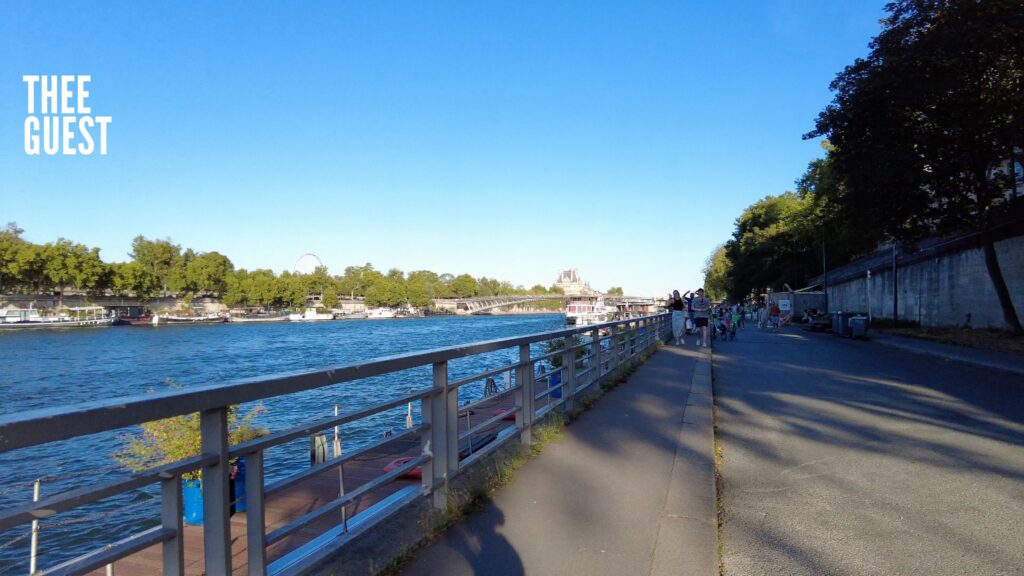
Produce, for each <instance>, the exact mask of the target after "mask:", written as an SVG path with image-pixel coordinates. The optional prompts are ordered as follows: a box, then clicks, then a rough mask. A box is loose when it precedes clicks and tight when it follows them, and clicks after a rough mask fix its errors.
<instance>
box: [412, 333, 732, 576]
mask: <svg viewBox="0 0 1024 576" xmlns="http://www.w3.org/2000/svg"><path fill="white" fill-rule="evenodd" d="M711 426H712V422H711V386H710V363H709V356H708V354H707V352H706V351H701V352H698V351H696V350H694V349H693V348H692V347H690V348H685V349H682V348H674V347H664V348H662V349H661V350H660V351H659V352H658V353H657V354H655V355H654V356H653V357H652V358H650V359H649V360H648V361H647V363H646V364H644V365H643V366H641V367H640V368H639V369H638V370H637V371H636V372H635V373H634V374H633V375H632V376H631V377H630V379H629V381H628V382H627V383H625V384H623V385H621V386H619V387H618V388H616V389H615V390H612V391H611V392H609V393H608V394H606V395H605V396H604V397H603V398H601V399H600V400H599V401H598V403H597V404H596V405H595V406H594V407H593V408H591V409H590V410H589V411H587V412H585V413H584V414H583V415H582V416H581V417H580V418H579V419H578V420H577V421H576V422H574V423H573V424H572V425H571V426H568V427H567V428H566V429H565V432H564V438H561V439H559V440H557V441H554V442H551V443H550V444H548V445H547V446H545V448H544V452H543V453H542V454H541V455H540V456H539V457H537V458H535V459H533V460H530V461H529V462H527V463H526V465H525V466H523V467H522V468H520V469H519V470H518V471H517V472H516V478H515V480H514V481H513V482H512V484H511V485H510V486H508V487H506V488H504V489H502V490H500V491H498V492H497V493H495V495H494V498H493V501H492V502H489V503H488V504H487V505H486V506H485V507H484V509H483V510H482V511H480V512H477V513H475V514H473V515H471V516H470V517H469V518H467V519H466V520H465V521H463V522H462V523H460V524H459V525H457V526H455V527H453V528H451V529H450V530H449V531H448V533H447V534H446V535H444V536H442V537H441V538H440V539H439V540H438V541H437V542H435V543H434V544H433V545H431V546H430V547H428V548H426V549H424V550H421V551H420V552H419V553H418V554H417V556H416V558H415V559H414V560H413V561H412V562H411V563H410V564H409V565H408V566H407V567H406V568H405V570H404V571H403V574H408V575H417V574H444V575H446V576H458V575H468V574H487V575H488V576H505V575H508V576H512V575H522V574H538V575H546V574H552V575H559V576H562V575H565V576H572V575H580V576H602V575H607V576H624V575H625V576H640V575H648V574H650V575H655V576H661V575H665V576H668V575H673V576H691V575H692V576H713V575H715V574H717V567H716V540H715V503H714V476H713V445H712V428H711Z"/></svg>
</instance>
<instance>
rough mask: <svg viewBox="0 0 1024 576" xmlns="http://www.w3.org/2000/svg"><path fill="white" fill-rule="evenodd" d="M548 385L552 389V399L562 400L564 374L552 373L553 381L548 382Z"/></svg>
mask: <svg viewBox="0 0 1024 576" xmlns="http://www.w3.org/2000/svg"><path fill="white" fill-rule="evenodd" d="M548 385H549V386H550V387H551V397H552V398H561V397H562V373H561V372H552V373H551V379H550V380H548Z"/></svg>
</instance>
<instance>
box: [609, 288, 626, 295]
mask: <svg viewBox="0 0 1024 576" xmlns="http://www.w3.org/2000/svg"><path fill="white" fill-rule="evenodd" d="M608 293H609V294H614V295H616V296H622V295H623V294H624V292H623V291H622V286H612V287H611V288H609V289H608Z"/></svg>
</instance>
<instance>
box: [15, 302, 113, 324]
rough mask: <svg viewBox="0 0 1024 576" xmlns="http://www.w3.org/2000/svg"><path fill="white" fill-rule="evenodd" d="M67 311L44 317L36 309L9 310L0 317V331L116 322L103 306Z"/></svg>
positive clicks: (76, 308) (82, 307)
mask: <svg viewBox="0 0 1024 576" xmlns="http://www.w3.org/2000/svg"><path fill="white" fill-rule="evenodd" d="M66 310H67V312H61V313H60V314H58V315H56V316H43V315H41V314H39V310H37V309H35V308H9V309H7V310H5V311H3V316H0V329H16V328H75V327H82V326H110V325H112V324H113V323H114V320H116V318H115V317H114V315H113V314H110V313H108V312H107V311H106V309H105V308H103V307H102V306H81V307H75V308H67V309H66Z"/></svg>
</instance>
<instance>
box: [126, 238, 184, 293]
mask: <svg viewBox="0 0 1024 576" xmlns="http://www.w3.org/2000/svg"><path fill="white" fill-rule="evenodd" d="M130 255H131V257H132V260H134V261H135V262H137V263H138V264H139V265H140V266H141V267H142V269H143V270H144V271H145V273H146V274H149V275H150V276H151V282H152V283H153V284H154V285H155V286H156V287H157V290H159V291H160V293H161V295H167V293H168V291H169V290H170V287H171V285H172V284H176V283H178V281H179V273H178V271H177V268H178V267H180V266H181V263H182V255H181V246H179V245H177V244H174V243H172V242H171V240H170V239H169V238H167V239H164V240H149V239H147V238H146V237H145V236H142V235H139V236H136V237H135V239H134V240H132V251H131V254H130Z"/></svg>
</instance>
